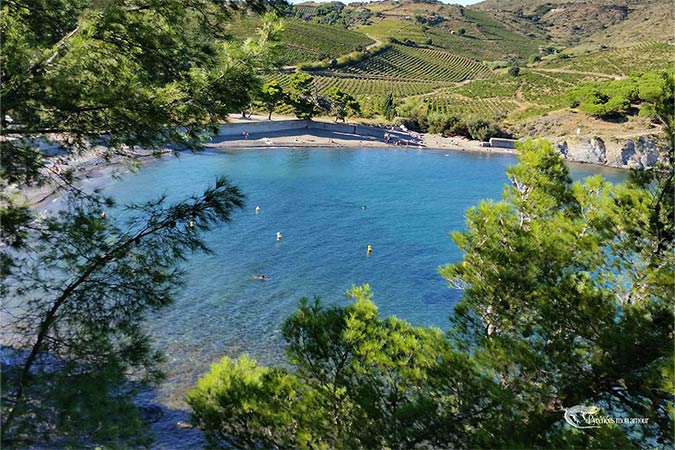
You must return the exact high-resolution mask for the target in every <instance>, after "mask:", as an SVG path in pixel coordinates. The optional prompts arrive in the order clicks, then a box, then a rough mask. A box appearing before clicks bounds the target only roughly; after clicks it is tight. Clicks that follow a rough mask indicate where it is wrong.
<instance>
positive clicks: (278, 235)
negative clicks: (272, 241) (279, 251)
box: [277, 231, 281, 241]
mask: <svg viewBox="0 0 675 450" xmlns="http://www.w3.org/2000/svg"><path fill="white" fill-rule="evenodd" d="M280 240H281V231H277V241H280Z"/></svg>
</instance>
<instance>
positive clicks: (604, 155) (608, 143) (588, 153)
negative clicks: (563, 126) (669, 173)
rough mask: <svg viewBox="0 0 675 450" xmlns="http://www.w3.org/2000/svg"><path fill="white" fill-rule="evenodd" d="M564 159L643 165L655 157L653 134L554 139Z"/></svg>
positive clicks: (616, 165)
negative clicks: (630, 136)
mask: <svg viewBox="0 0 675 450" xmlns="http://www.w3.org/2000/svg"><path fill="white" fill-rule="evenodd" d="M555 146H556V148H557V149H558V150H559V151H560V153H561V154H562V155H563V157H564V158H565V159H568V160H570V161H576V162H582V163H590V164H601V165H606V166H611V167H621V168H626V169H628V168H636V169H644V168H649V167H653V166H654V164H656V161H657V160H658V151H657V149H656V146H657V137H656V136H655V135H647V136H639V137H634V138H626V139H618V138H607V137H601V136H585V137H584V136H582V137H576V136H575V137H570V138H567V139H565V140H562V141H558V142H556V143H555Z"/></svg>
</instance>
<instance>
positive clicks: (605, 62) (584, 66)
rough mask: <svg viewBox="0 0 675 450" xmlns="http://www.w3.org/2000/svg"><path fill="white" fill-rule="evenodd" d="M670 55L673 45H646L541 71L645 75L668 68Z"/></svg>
mask: <svg viewBox="0 0 675 450" xmlns="http://www.w3.org/2000/svg"><path fill="white" fill-rule="evenodd" d="M674 53H675V45H673V43H669V42H662V41H650V42H644V43H641V44H638V45H635V46H631V47H625V48H618V49H613V50H605V51H600V52H595V53H591V54H588V55H582V56H578V57H576V58H572V59H569V60H560V61H554V62H549V63H547V64H545V65H543V66H542V67H544V68H547V69H560V70H571V71H572V70H573V71H579V72H597V73H606V74H610V75H620V76H626V75H630V74H631V73H633V72H636V71H639V72H646V71H649V70H653V69H669V68H672V65H673V54H674Z"/></svg>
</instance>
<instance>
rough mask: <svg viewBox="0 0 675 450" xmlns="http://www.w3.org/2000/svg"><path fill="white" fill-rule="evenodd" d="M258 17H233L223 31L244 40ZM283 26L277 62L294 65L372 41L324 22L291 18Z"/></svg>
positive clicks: (342, 53)
mask: <svg viewBox="0 0 675 450" xmlns="http://www.w3.org/2000/svg"><path fill="white" fill-rule="evenodd" d="M259 23H260V19H259V18H258V17H256V16H251V15H246V16H243V17H237V18H236V20H235V21H233V22H232V23H231V24H229V25H228V27H227V31H228V33H229V34H230V35H232V37H233V39H237V40H242V41H243V40H244V39H245V38H247V37H253V36H254V30H256V29H257V28H258V27H259ZM284 23H285V27H284V30H283V32H282V33H281V35H280V38H281V42H282V49H281V52H280V55H279V62H280V63H281V64H282V65H295V64H302V63H308V62H311V61H319V60H323V59H330V58H338V57H340V56H341V55H344V54H346V53H351V52H355V51H359V50H361V49H364V48H365V47H367V46H368V45H370V44H372V43H373V40H372V39H370V38H369V37H368V36H366V35H364V34H362V33H360V32H358V31H353V30H346V29H345V28H343V27H341V26H339V24H338V26H333V25H327V24H320V23H315V22H306V21H303V20H297V19H294V18H286V19H284Z"/></svg>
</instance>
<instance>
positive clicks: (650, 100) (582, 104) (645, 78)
mask: <svg viewBox="0 0 675 450" xmlns="http://www.w3.org/2000/svg"><path fill="white" fill-rule="evenodd" d="M665 79H666V73H665V72H660V71H651V72H645V73H643V74H639V75H634V76H631V77H629V78H626V79H622V80H611V81H604V82H596V83H583V84H580V85H579V86H577V87H575V88H573V89H570V90H568V91H567V92H566V93H565V98H566V99H567V101H568V102H569V106H571V107H572V108H579V109H580V110H582V111H585V112H587V113H589V114H591V115H594V116H596V117H601V118H610V117H616V116H623V115H625V114H627V113H628V112H629V110H630V107H631V104H632V103H640V102H645V108H644V110H643V111H641V114H642V115H648V116H653V115H654V111H653V104H654V102H655V101H656V100H657V99H658V98H659V95H660V93H661V92H663V89H664V85H665Z"/></svg>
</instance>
